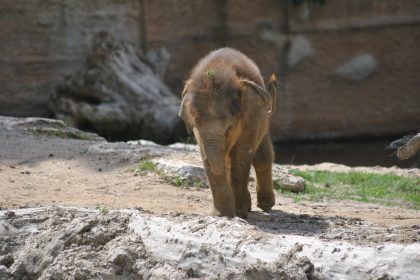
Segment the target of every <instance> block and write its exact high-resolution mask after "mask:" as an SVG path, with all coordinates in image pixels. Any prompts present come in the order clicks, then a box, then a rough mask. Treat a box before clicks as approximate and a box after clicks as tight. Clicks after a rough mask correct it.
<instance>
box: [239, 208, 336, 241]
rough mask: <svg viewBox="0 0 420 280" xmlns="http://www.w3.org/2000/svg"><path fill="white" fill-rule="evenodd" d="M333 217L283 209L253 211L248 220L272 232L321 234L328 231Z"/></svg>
mask: <svg viewBox="0 0 420 280" xmlns="http://www.w3.org/2000/svg"><path fill="white" fill-rule="evenodd" d="M332 219H333V218H330V217H323V216H311V215H308V214H300V215H299V214H293V213H287V212H284V211H281V210H271V211H270V212H268V213H262V212H257V211H253V212H251V213H249V215H248V218H247V222H248V223H249V224H251V225H254V226H255V227H256V228H258V229H260V230H262V231H265V232H268V233H272V234H296V235H308V236H312V235H319V234H322V233H324V232H326V231H327V230H328V228H329V226H330V224H331V222H332Z"/></svg>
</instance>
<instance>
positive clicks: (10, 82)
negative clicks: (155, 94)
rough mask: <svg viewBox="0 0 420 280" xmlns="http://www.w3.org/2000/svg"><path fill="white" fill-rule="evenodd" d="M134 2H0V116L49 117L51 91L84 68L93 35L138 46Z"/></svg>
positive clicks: (138, 30) (129, 0)
mask: <svg viewBox="0 0 420 280" xmlns="http://www.w3.org/2000/svg"><path fill="white" fill-rule="evenodd" d="M140 14H141V11H140V3H139V1H136V0H101V1H99V0H89V1H82V0H75V1H72V0H31V1H26V0H16V1H9V0H0V26H1V28H0V42H1V43H0V84H1V86H0V114H1V115H10V116H48V114H49V112H48V109H47V102H48V99H49V97H50V96H51V94H52V93H53V91H54V87H55V85H57V84H58V83H60V82H61V81H62V80H63V77H64V76H66V75H68V74H72V73H73V72H74V71H76V70H78V69H79V68H80V67H81V66H82V65H83V64H84V63H85V53H86V51H87V50H89V44H90V41H91V38H92V36H93V35H94V34H96V33H97V32H100V31H107V32H108V33H110V34H112V35H114V37H116V38H118V39H120V40H126V41H128V42H130V43H132V44H134V45H137V46H140V38H141V28H140V24H139V22H140Z"/></svg>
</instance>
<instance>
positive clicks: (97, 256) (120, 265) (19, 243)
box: [0, 208, 317, 279]
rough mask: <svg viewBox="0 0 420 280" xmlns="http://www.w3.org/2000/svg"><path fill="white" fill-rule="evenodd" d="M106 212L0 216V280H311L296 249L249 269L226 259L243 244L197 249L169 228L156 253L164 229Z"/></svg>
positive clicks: (147, 218)
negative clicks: (106, 279)
mask: <svg viewBox="0 0 420 280" xmlns="http://www.w3.org/2000/svg"><path fill="white" fill-rule="evenodd" d="M105 212H106V211H102V212H98V211H91V210H86V209H62V208H50V209H26V210H18V211H16V212H12V211H1V212H0V232H1V237H0V255H2V257H1V264H2V265H3V266H0V279H99V278H100V279H104V278H108V279H186V278H197V277H198V278H206V279H226V278H229V279H280V278H285V279H306V278H307V277H312V278H311V279H316V278H313V277H314V276H316V274H317V273H316V272H315V270H314V266H313V264H312V263H311V262H310V261H309V259H308V258H306V257H298V256H297V255H296V253H297V252H298V251H299V250H297V249H294V248H292V249H291V250H289V251H288V252H287V253H284V254H279V257H278V258H277V259H276V260H275V261H274V262H270V263H268V262H263V261H259V262H257V263H250V262H248V261H245V260H243V259H244V257H245V253H242V254H240V255H241V257H240V256H236V257H235V255H238V254H239V253H240V252H239V251H235V250H233V252H234V255H232V256H230V255H226V254H225V253H227V251H232V249H234V248H235V246H236V247H238V246H237V245H240V242H238V243H237V244H234V243H232V244H230V243H226V244H225V246H226V248H223V247H219V246H221V245H222V243H219V244H211V242H203V243H198V242H197V241H199V240H191V241H189V240H188V239H187V238H183V236H180V235H179V232H177V229H175V230H174V232H173V233H172V234H171V229H170V228H169V227H168V228H166V230H165V232H166V233H167V234H168V235H172V238H170V237H169V238H168V239H167V240H166V242H165V243H166V245H164V246H159V245H158V244H154V242H161V240H160V239H159V237H162V235H161V234H160V233H159V232H154V231H153V230H154V229H158V230H160V228H159V227H161V226H162V225H161V224H159V222H158V220H159V217H158V216H155V215H152V214H148V213H144V212H139V211H135V210H133V211H111V212H109V213H105ZM187 218H192V220H193V221H194V223H193V224H190V225H189V227H188V229H186V231H187V232H189V233H191V234H194V233H197V232H198V235H201V236H203V237H204V235H203V234H201V233H202V232H210V231H208V230H207V228H208V229H209V230H211V232H212V233H213V234H214V235H219V236H220V235H222V236H223V235H224V234H226V230H231V229H230V227H229V228H228V221H227V220H225V219H223V218H222V219H215V218H199V220H198V222H197V223H195V222H196V221H195V220H197V217H186V216H184V217H183V218H182V220H183V221H184V222H185V221H186V219H187ZM156 219H158V220H156ZM167 219H168V220H167V221H170V220H173V222H172V223H171V225H172V226H173V227H175V228H176V227H179V225H181V224H182V222H181V221H180V218H179V217H178V218H176V217H169V216H168V217H167ZM154 221H157V222H158V223H156V224H154ZM242 223H243V222H242ZM242 223H241V222H240V221H234V222H233V225H232V226H233V228H236V229H237V230H239V229H240V227H242V226H243V225H242ZM165 226H169V224H168V225H166V224H165ZM224 232H225V233H224ZM154 237H156V238H154ZM187 237H188V236H187ZM251 238H254V237H252V236H251ZM211 241H212V242H214V241H215V240H211ZM220 241H221V240H220ZM150 245H157V246H150ZM213 245H214V246H213ZM296 248H298V247H296ZM239 249H240V247H239ZM162 250H163V251H162ZM235 252H236V253H235Z"/></svg>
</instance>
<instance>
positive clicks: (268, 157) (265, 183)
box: [252, 135, 275, 211]
mask: <svg viewBox="0 0 420 280" xmlns="http://www.w3.org/2000/svg"><path fill="white" fill-rule="evenodd" d="M273 158H274V152H273V146H272V145H271V140H270V137H269V136H268V135H266V136H265V137H264V139H263V140H262V142H261V144H260V146H259V147H258V149H257V150H256V152H255V156H254V159H253V161H252V165H253V166H254V168H255V173H256V175H257V200H258V207H259V208H261V209H262V210H263V211H269V210H270V209H271V208H272V207H273V206H274V203H275V197H274V190H273V178H272V165H273Z"/></svg>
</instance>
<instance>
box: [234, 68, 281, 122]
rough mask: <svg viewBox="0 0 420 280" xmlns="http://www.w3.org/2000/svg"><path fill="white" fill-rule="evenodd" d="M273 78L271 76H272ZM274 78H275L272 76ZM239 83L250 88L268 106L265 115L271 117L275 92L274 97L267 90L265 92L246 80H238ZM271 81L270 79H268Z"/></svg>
mask: <svg viewBox="0 0 420 280" xmlns="http://www.w3.org/2000/svg"><path fill="white" fill-rule="evenodd" d="M272 77H273V75H272ZM274 77H275V76H274ZM240 81H241V83H243V84H245V85H247V86H250V87H251V88H252V89H253V90H254V91H255V92H256V93H257V94H258V95H259V96H260V97H261V98H262V100H263V101H264V103H265V104H266V105H267V106H268V108H270V109H268V110H267V113H268V114H269V115H271V114H272V113H273V111H274V106H275V105H274V103H275V92H274V95H273V94H272V93H271V92H270V93H269V92H268V91H267V90H265V88H263V87H261V86H260V85H257V84H256V83H255V82H253V81H250V80H246V79H241V80H240ZM270 81H271V79H270ZM274 90H275V86H274Z"/></svg>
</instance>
